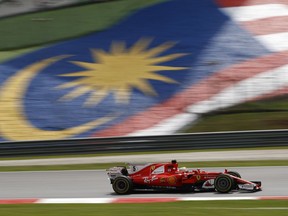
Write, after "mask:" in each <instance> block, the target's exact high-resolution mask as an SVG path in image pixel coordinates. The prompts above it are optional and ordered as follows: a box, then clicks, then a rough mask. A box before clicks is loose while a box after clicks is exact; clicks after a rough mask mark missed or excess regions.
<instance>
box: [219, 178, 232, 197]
mask: <svg viewBox="0 0 288 216" xmlns="http://www.w3.org/2000/svg"><path fill="white" fill-rule="evenodd" d="M216 186H217V187H216V189H217V190H218V191H219V192H223V193H226V192H228V191H230V189H231V187H232V182H231V180H230V179H229V178H228V177H221V178H219V179H218V180H217V182H216Z"/></svg>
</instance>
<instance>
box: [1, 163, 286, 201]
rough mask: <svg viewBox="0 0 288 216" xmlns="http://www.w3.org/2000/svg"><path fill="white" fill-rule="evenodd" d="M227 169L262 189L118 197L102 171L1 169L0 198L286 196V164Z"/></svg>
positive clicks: (142, 194)
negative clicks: (3, 170) (254, 190)
mask: <svg viewBox="0 0 288 216" xmlns="http://www.w3.org/2000/svg"><path fill="white" fill-rule="evenodd" d="M205 170H208V171H210V170H211V171H212V170H214V171H215V170H216V171H224V168H206V169H205ZM229 170H235V171H238V172H240V174H241V175H242V177H243V178H245V179H247V180H261V181H262V184H263V190H262V191H259V192H256V193H250V192H249V193H248V192H233V193H231V194H218V193H214V192H205V193H203V192H202V193H200V192H195V193H163V192H161V193H160V192H137V193H135V194H131V195H125V196H119V195H116V194H115V193H114V192H113V190H112V187H111V185H110V183H109V181H108V179H107V176H106V173H105V171H104V170H93V171H88V170H82V171H45V172H43V171H39V172H1V173H0V188H1V193H0V198H1V199H10V198H11V199H13V198H16V199H17V198H119V197H121V198H122V197H127V198H128V197H129V198H132V197H227V196H228V197H233V196H234V197H236V196H237V197H251V196H257V197H260V196H287V195H288V187H287V183H288V166H279V167H237V168H230V169H229Z"/></svg>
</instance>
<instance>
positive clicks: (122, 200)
mask: <svg viewBox="0 0 288 216" xmlns="http://www.w3.org/2000/svg"><path fill="white" fill-rule="evenodd" d="M233 200H288V196H262V197H133V198H132V197H131V198H39V199H37V198H35V199H33V198H32V199H31V198H27V199H0V205H1V204H109V203H112V204H113V203H114V204H115V203H160V202H162V203H163V202H179V201H233Z"/></svg>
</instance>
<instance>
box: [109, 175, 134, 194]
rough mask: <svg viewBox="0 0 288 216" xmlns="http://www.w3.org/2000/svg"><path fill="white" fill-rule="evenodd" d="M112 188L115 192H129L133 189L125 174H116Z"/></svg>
mask: <svg viewBox="0 0 288 216" xmlns="http://www.w3.org/2000/svg"><path fill="white" fill-rule="evenodd" d="M112 188H113V190H114V191H115V192H116V193H117V194H120V195H123V194H129V193H131V192H132V190H133V183H132V181H131V179H130V178H129V177H127V176H118V177H117V178H115V179H114V181H113V184H112Z"/></svg>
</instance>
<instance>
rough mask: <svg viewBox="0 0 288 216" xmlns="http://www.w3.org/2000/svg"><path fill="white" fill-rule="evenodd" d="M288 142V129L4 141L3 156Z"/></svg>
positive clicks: (123, 151)
mask: <svg viewBox="0 0 288 216" xmlns="http://www.w3.org/2000/svg"><path fill="white" fill-rule="evenodd" d="M277 146H288V130H269V131H236V132H212V133H191V134H177V135H168V136H167V135H165V136H138V137H110V138H88V139H87V138H85V139H67V140H45V141H40V140H38V141H21V142H2V143H0V157H8V156H9V157H11V156H30V155H64V154H79V153H80V154H89V153H114V152H118V153H127V152H145V151H164V150H188V149H190V150H193V149H221V148H252V147H277Z"/></svg>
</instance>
